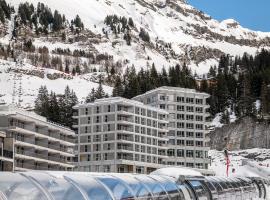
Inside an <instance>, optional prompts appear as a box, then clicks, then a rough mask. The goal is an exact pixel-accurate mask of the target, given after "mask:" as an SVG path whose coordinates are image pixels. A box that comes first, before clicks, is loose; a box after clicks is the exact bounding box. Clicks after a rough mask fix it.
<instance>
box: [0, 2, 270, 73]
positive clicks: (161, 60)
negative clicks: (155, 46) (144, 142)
mask: <svg viewBox="0 0 270 200" xmlns="http://www.w3.org/2000/svg"><path fill="white" fill-rule="evenodd" d="M7 2H8V3H10V4H11V5H15V8H17V7H18V5H19V4H20V3H22V2H26V0H7ZM27 2H29V3H33V4H34V5H36V4H37V3H38V2H42V3H45V4H46V5H48V6H49V7H50V8H52V9H57V10H58V11H59V12H60V13H62V14H65V16H66V17H67V18H68V19H69V20H72V19H74V18H75V16H76V14H78V15H79V16H80V17H81V19H82V21H83V22H84V24H85V27H87V28H88V29H90V30H91V31H93V32H94V33H97V34H101V35H103V33H102V29H103V28H106V27H105V25H104V19H105V17H106V16H107V15H112V14H115V15H118V16H125V17H127V18H128V17H132V19H133V21H134V23H135V26H136V27H137V30H140V28H141V27H142V28H144V29H145V30H147V31H148V32H149V34H150V37H151V41H155V40H156V39H158V40H162V41H164V42H166V43H170V44H171V46H172V49H173V50H174V51H175V53H176V54H177V55H183V54H185V53H186V52H185V51H186V50H185V49H184V48H182V47H183V46H186V47H187V46H188V47H189V48H192V47H206V48H211V49H218V50H220V51H222V52H224V53H226V54H231V55H233V56H236V55H243V53H244V52H247V53H249V54H255V53H256V52H257V50H258V48H262V47H264V46H261V47H257V46H253V47H251V46H245V45H238V44H234V43H233V42H231V43H230V42H225V41H222V40H217V39H214V38H211V36H210V39H209V35H208V34H207V33H205V34H201V33H198V32H197V30H196V29H195V28H194V26H196V27H202V28H206V29H208V30H210V31H211V32H213V33H215V34H220V35H222V36H233V37H235V38H237V39H248V40H260V39H263V38H265V37H267V36H270V33H262V32H256V31H252V30H249V29H246V28H243V27H242V26H241V25H240V24H239V23H238V22H236V21H235V20H233V19H228V20H224V21H222V22H219V21H217V20H214V19H211V18H210V17H209V16H208V15H206V14H202V13H200V14H198V13H199V11H198V10H196V9H195V8H193V7H192V6H190V5H188V4H186V3H183V2H182V1H177V4H178V6H179V8H181V9H182V11H176V10H175V9H173V8H171V7H170V6H168V5H167V4H166V2H165V1H163V0H162V1H161V0H143V1H134V0H110V1H108V0H80V1H76V2H74V0H61V1H60V0H59V1H56V0H39V1H36V0H27ZM136 34H137V35H138V33H136ZM193 34H194V35H195V36H194V35H193ZM110 40H111V41H110V42H108V43H101V44H97V45H95V47H96V48H97V49H98V50H99V52H101V53H108V54H109V55H113V56H114V57H115V60H116V61H117V60H118V59H121V60H124V59H128V60H130V65H132V64H134V66H135V67H136V68H137V69H140V68H141V67H145V66H146V62H147V58H148V57H150V58H151V59H152V60H151V62H155V64H156V67H157V68H158V69H161V68H162V67H163V66H165V67H167V68H168V67H170V66H171V65H174V64H175V62H179V60H173V59H169V60H166V58H165V57H164V56H162V55H161V54H160V53H158V52H155V51H153V50H151V49H150V48H148V47H145V50H142V49H140V48H139V47H141V46H140V45H137V44H133V45H132V46H131V47H130V46H127V45H126V44H125V42H123V43H121V44H120V45H116V46H115V47H112V44H111V42H112V40H113V39H112V38H110ZM0 41H1V39H0ZM34 44H35V45H37V46H40V45H43V44H44V43H43V42H40V41H39V40H37V41H35V42H34ZM46 46H48V47H49V48H50V49H51V48H54V47H56V46H62V47H63V45H61V44H57V43H56V44H47V45H46ZM64 46H68V45H64ZM72 48H74V46H73V47H71V49H72ZM266 48H267V47H266ZM140 55H141V57H140ZM216 59H217V58H213V59H208V60H206V61H205V62H202V63H199V65H196V64H194V63H192V62H191V64H190V67H191V68H192V70H193V71H194V72H195V71H196V73H197V74H205V73H207V72H208V69H209V67H210V66H211V65H216V64H217V61H216Z"/></svg>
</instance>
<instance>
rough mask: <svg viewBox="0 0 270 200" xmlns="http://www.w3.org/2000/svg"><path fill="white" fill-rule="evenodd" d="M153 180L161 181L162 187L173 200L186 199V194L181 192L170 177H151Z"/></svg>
mask: <svg viewBox="0 0 270 200" xmlns="http://www.w3.org/2000/svg"><path fill="white" fill-rule="evenodd" d="M150 177H151V178H153V179H155V180H157V181H159V182H160V183H161V184H162V186H163V187H164V188H165V190H166V192H167V193H168V194H169V196H170V198H171V200H180V199H184V194H183V192H182V191H180V192H179V190H178V187H177V185H176V184H175V182H173V179H170V177H166V178H165V177H161V176H155V175H152V176H150Z"/></svg>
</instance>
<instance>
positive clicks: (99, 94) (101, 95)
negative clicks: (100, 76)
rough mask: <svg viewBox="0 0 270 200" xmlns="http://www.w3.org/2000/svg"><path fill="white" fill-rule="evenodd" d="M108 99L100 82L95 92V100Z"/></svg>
mask: <svg viewBox="0 0 270 200" xmlns="http://www.w3.org/2000/svg"><path fill="white" fill-rule="evenodd" d="M105 97H106V93H105V92H104V90H103V87H102V83H101V81H99V85H98V88H97V90H96V92H95V99H102V98H105Z"/></svg>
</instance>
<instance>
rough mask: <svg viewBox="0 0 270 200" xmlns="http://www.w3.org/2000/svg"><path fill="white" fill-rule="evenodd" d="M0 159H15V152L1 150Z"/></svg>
mask: <svg viewBox="0 0 270 200" xmlns="http://www.w3.org/2000/svg"><path fill="white" fill-rule="evenodd" d="M0 157H4V158H8V159H13V152H12V151H7V150H4V149H2V148H0Z"/></svg>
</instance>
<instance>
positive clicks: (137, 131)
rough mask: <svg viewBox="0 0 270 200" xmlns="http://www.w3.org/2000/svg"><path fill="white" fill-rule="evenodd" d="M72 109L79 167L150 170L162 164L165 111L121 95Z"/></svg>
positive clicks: (97, 170)
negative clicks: (75, 120)
mask: <svg viewBox="0 0 270 200" xmlns="http://www.w3.org/2000/svg"><path fill="white" fill-rule="evenodd" d="M74 109H75V110H76V113H75V116H74V118H75V119H77V125H75V126H74V128H77V129H78V170H79V171H90V172H120V173H150V172H152V171H154V170H155V169H158V168H160V167H163V166H164V164H165V160H166V159H167V158H168V157H167V142H168V139H167V133H168V120H167V118H168V113H167V111H165V110H161V109H158V108H154V107H151V106H146V105H144V104H143V103H140V102H138V101H134V100H128V99H124V98H121V97H113V98H106V99H100V100H96V101H95V102H93V103H88V104H82V105H78V106H75V107H74Z"/></svg>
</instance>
